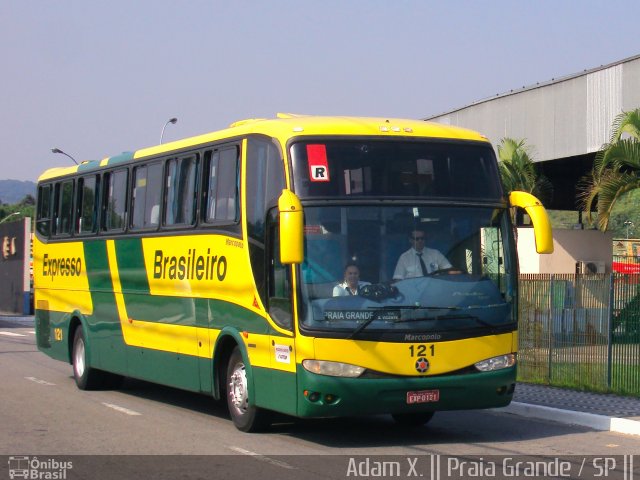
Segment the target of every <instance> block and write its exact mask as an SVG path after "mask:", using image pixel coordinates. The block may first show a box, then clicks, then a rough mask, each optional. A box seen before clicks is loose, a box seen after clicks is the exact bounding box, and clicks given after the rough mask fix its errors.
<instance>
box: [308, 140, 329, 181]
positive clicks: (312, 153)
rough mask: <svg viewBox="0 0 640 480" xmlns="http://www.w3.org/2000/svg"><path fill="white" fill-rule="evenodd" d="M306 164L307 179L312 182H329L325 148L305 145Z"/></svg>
mask: <svg viewBox="0 0 640 480" xmlns="http://www.w3.org/2000/svg"><path fill="white" fill-rule="evenodd" d="M307 162H308V163H309V178H310V179H311V181H312V182H328V181H330V180H329V162H327V148H326V146H324V145H307Z"/></svg>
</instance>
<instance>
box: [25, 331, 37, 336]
mask: <svg viewBox="0 0 640 480" xmlns="http://www.w3.org/2000/svg"><path fill="white" fill-rule="evenodd" d="M27 333H29V334H31V335H35V334H36V331H35V330H29V331H28V332H27Z"/></svg>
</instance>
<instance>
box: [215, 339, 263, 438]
mask: <svg viewBox="0 0 640 480" xmlns="http://www.w3.org/2000/svg"><path fill="white" fill-rule="evenodd" d="M225 390H226V396H227V407H228V408H229V414H230V415H231V420H233V424H234V425H235V426H236V428H237V429H238V430H240V431H242V432H257V431H259V430H262V429H264V428H265V427H267V426H268V425H269V415H268V412H266V411H265V410H262V409H261V408H258V407H256V406H254V405H251V400H252V396H253V392H252V391H251V390H250V387H249V381H248V378H247V372H246V365H245V363H244V359H243V358H242V354H241V353H240V349H239V348H238V347H235V348H234V349H233V352H232V353H231V357H229V363H228V364H227V376H226V388H225Z"/></svg>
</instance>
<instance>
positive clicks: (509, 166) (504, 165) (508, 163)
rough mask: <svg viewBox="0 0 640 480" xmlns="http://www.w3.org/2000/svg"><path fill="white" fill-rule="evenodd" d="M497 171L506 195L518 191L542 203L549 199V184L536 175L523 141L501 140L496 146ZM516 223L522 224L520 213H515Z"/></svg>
mask: <svg viewBox="0 0 640 480" xmlns="http://www.w3.org/2000/svg"><path fill="white" fill-rule="evenodd" d="M498 159H499V160H500V162H499V163H498V169H499V171H500V179H501V180H502V185H503V187H504V189H505V192H506V193H509V192H511V191H513V190H520V191H523V192H528V193H531V194H532V195H535V196H536V197H538V198H539V199H540V200H541V201H542V202H543V203H545V201H546V200H549V199H550V198H551V194H552V192H553V187H552V185H551V182H550V181H549V180H548V179H547V178H546V177H545V176H544V175H542V174H540V173H538V171H537V169H536V166H535V164H534V162H533V158H532V150H531V148H530V147H529V146H527V145H525V141H524V139H522V140H516V139H513V138H507V137H505V138H503V139H502V140H500V145H498ZM517 215H518V216H517V218H516V223H517V224H522V212H518V213H517Z"/></svg>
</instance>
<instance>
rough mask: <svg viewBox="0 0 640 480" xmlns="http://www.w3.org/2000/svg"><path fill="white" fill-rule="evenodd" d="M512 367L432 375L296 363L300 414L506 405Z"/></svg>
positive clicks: (513, 376) (513, 373)
mask: <svg viewBox="0 0 640 480" xmlns="http://www.w3.org/2000/svg"><path fill="white" fill-rule="evenodd" d="M515 382H516V367H515V366H514V367H510V368H505V369H502V370H497V371H494V372H478V373H470V374H458V375H438V376H433V377H428V376H425V377H392V378H340V377H330V376H323V375H317V374H314V373H311V372H308V371H307V370H305V369H304V368H303V367H302V366H301V365H298V389H299V392H298V393H299V395H298V416H300V417H341V416H355V415H374V414H384V413H390V414H399V413H418V412H434V411H439V410H470V409H482V408H496V407H504V406H507V405H508V404H509V403H510V402H511V399H512V398H513V392H514V389H515Z"/></svg>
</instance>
